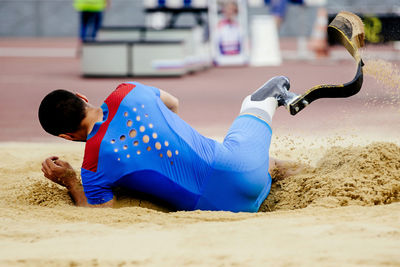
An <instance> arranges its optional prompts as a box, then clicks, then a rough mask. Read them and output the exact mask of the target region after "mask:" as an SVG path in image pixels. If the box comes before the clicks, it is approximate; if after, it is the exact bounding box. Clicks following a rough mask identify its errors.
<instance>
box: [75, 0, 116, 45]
mask: <svg viewBox="0 0 400 267" xmlns="http://www.w3.org/2000/svg"><path fill="white" fill-rule="evenodd" d="M110 1H111V0H74V7H75V9H76V10H77V11H78V12H80V33H79V36H80V39H81V41H82V42H84V41H87V40H94V39H95V38H96V35H97V31H98V30H99V28H100V27H101V23H102V19H103V11H104V9H105V8H106V7H107V6H108V5H109V4H110Z"/></svg>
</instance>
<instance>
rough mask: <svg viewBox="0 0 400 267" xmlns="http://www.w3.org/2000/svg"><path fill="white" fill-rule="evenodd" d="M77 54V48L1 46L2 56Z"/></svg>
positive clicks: (68, 56) (67, 56)
mask: <svg viewBox="0 0 400 267" xmlns="http://www.w3.org/2000/svg"><path fill="white" fill-rule="evenodd" d="M75 56H76V49H75V48H45V47H0V57H63V58H70V57H75Z"/></svg>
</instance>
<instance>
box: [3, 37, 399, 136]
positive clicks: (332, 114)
mask: <svg viewBox="0 0 400 267" xmlns="http://www.w3.org/2000/svg"><path fill="white" fill-rule="evenodd" d="M15 47H16V48H28V47H29V48H48V47H52V48H60V51H61V50H62V49H64V50H63V51H62V52H63V54H62V55H60V57H57V56H56V55H53V56H52V57H40V56H39V57H33V56H32V57H30V56H24V57H16V56H12V57H11V56H4V55H3V56H2V57H0V99H1V100H0V101H1V105H0V141H35V142H36V141H46V142H47V141H49V142H54V141H57V140H58V139H57V138H54V137H52V136H50V135H48V134H46V133H44V132H43V131H42V129H41V127H40V125H39V122H38V119H37V108H38V106H39V103H40V101H41V99H42V98H43V97H44V95H45V94H47V93H48V92H50V91H51V90H53V89H58V88H63V89H69V90H72V91H77V92H80V93H83V94H85V95H86V96H87V97H88V98H89V100H90V102H91V103H92V104H95V105H100V104H101V103H102V101H103V100H104V98H105V97H106V96H107V95H108V94H109V93H110V92H111V91H112V90H113V89H114V88H115V87H116V86H117V85H118V84H119V83H121V82H123V81H128V80H136V81H138V82H141V83H144V84H149V85H153V86H156V87H159V88H161V89H163V90H166V91H168V92H170V93H172V94H174V95H175V96H177V97H178V98H179V99H180V111H179V114H180V116H181V117H182V118H183V119H184V120H186V121H187V122H188V123H189V124H191V125H192V126H193V127H195V128H196V129H198V130H199V131H200V132H201V133H203V134H206V135H208V136H223V135H224V134H225V133H226V131H227V130H228V128H229V125H230V124H231V122H232V121H233V120H234V118H235V117H236V116H237V114H238V111H239V109H240V104H241V101H242V99H243V98H244V97H245V96H246V95H248V94H250V93H251V92H253V91H254V90H255V89H257V88H258V87H259V86H260V85H262V84H263V83H264V82H265V81H266V80H268V79H269V78H271V77H272V76H275V75H286V76H288V77H289V78H290V80H291V84H292V88H291V90H292V91H294V92H297V93H303V92H304V91H305V90H306V89H308V88H310V87H312V86H314V85H317V84H325V83H334V84H336V83H343V82H347V81H350V80H351V79H352V77H353V76H354V74H355V70H356V67H355V63H354V61H353V60H351V58H350V56H349V59H348V60H341V61H339V60H334V61H332V60H324V61H286V62H284V63H283V64H282V65H281V66H278V67H257V68H256V67H230V68H211V69H209V70H206V71H203V72H199V73H196V74H192V75H187V76H185V77H183V78H107V79H103V78H100V79H99V78H97V79H93V78H91V79H88V78H82V77H81V75H80V61H79V59H77V58H75V57H71V56H68V53H65V51H70V50H71V51H73V50H74V48H75V40H74V39H12V40H9V39H0V50H1V48H15ZM68 49H69V50H68ZM52 52H54V51H52ZM397 90H398V89H397ZM394 94H397V95H398V94H399V91H397V92H396V90H394V89H391V90H389V89H384V88H383V87H382V86H381V85H378V84H377V83H376V82H375V81H374V80H373V79H372V78H369V77H365V80H364V85H363V88H362V89H361V92H360V93H359V94H357V95H356V96H353V97H351V98H346V99H321V100H317V101H316V102H314V103H312V104H311V105H310V106H309V107H307V108H306V109H305V110H303V111H302V112H300V113H299V114H298V115H296V116H294V117H293V116H291V115H289V113H288V112H287V111H286V110H285V109H284V108H280V109H279V110H278V111H277V113H276V116H275V117H274V122H273V129H274V131H275V133H294V134H296V133H299V134H302V133H304V134H317V133H318V132H326V131H332V132H337V133H340V132H341V131H349V130H351V131H352V132H353V133H354V134H356V135H357V134H360V133H364V132H365V131H374V132H380V133H384V134H386V135H388V137H389V136H395V135H397V134H398V132H399V130H400V112H399V109H400V106H399V104H398V103H390V104H387V103H389V102H390V101H392V102H393V95H394ZM397 99H398V98H397Z"/></svg>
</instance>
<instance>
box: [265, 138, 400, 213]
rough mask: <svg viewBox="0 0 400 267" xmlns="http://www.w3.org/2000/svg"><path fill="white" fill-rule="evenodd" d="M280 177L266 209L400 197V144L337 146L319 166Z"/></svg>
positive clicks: (374, 202)
mask: <svg viewBox="0 0 400 267" xmlns="http://www.w3.org/2000/svg"><path fill="white" fill-rule="evenodd" d="M281 172H282V170H280V171H275V172H273V173H272V175H273V176H275V178H276V180H278V181H277V182H276V183H275V184H273V188H272V189H271V194H270V196H269V197H268V198H267V200H266V201H265V202H264V203H263V205H262V208H261V210H262V211H274V210H281V209H299V208H305V207H308V206H310V205H313V206H323V207H339V206H348V205H360V206H371V205H380V204H389V203H392V202H396V201H400V147H399V146H397V145H395V144H392V143H373V144H371V145H368V146H365V147H347V148H343V147H333V148H331V149H329V150H328V151H327V152H326V154H325V155H324V156H323V157H322V158H321V159H320V161H319V162H318V163H317V166H316V167H311V166H307V167H306V168H304V169H303V170H302V171H301V172H300V173H298V174H296V175H294V176H291V177H288V178H286V179H283V180H279V178H280V177H279V174H280V173H281Z"/></svg>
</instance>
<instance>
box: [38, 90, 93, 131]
mask: <svg viewBox="0 0 400 267" xmlns="http://www.w3.org/2000/svg"><path fill="white" fill-rule="evenodd" d="M85 101H86V102H87V99H86V98H85V97H84V96H82V95H79V94H73V93H71V92H68V91H66V90H62V89H59V90H55V91H53V92H51V93H49V94H48V95H47V96H45V98H43V100H42V102H41V103H40V107H39V121H40V124H41V125H42V127H43V129H44V130H45V131H46V132H48V133H49V134H52V135H55V136H60V137H63V135H65V134H69V133H75V132H77V131H79V130H80V128H81V125H82V120H83V119H84V118H85V116H86V106H87V104H86V102H85Z"/></svg>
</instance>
